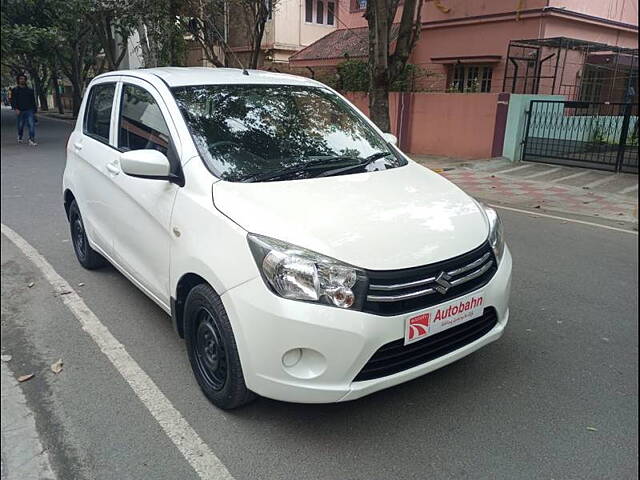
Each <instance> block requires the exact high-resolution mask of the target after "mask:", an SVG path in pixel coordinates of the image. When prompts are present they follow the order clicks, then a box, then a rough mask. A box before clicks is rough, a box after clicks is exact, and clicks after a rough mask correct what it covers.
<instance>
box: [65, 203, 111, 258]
mask: <svg viewBox="0 0 640 480" xmlns="http://www.w3.org/2000/svg"><path fill="white" fill-rule="evenodd" d="M69 228H70V230H71V242H72V243H73V250H74V251H75V252H76V257H77V258H78V261H79V262H80V265H82V266H83V267H84V268H86V269H88V270H94V269H96V268H100V267H103V266H105V265H106V264H107V261H106V260H105V258H104V257H103V256H102V255H100V254H99V253H98V252H96V251H95V250H94V249H93V248H91V245H89V240H88V239H87V232H86V231H85V229H84V223H83V221H82V216H81V215H80V209H79V208H78V204H77V203H76V201H75V200H73V201H72V202H71V205H70V206H69Z"/></svg>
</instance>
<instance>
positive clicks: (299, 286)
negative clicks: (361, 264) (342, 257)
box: [247, 234, 367, 310]
mask: <svg viewBox="0 0 640 480" xmlns="http://www.w3.org/2000/svg"><path fill="white" fill-rule="evenodd" d="M247 239H248V241H249V247H250V248H251V252H252V253H253V257H254V258H255V260H256V263H257V264H258V269H259V270H260V273H261V274H262V278H263V279H264V281H265V283H266V284H267V286H268V287H269V288H270V289H271V290H272V291H273V292H274V293H276V294H277V295H280V296H281V297H283V298H288V299H291V300H302V301H307V302H318V303H324V304H327V305H333V306H335V307H339V308H350V309H352V310H357V309H360V308H361V307H362V304H363V303H364V297H365V295H366V290H367V278H366V275H365V274H364V272H363V271H362V270H358V269H357V268H355V267H352V266H351V265H347V264H345V263H342V262H339V261H338V260H334V259H333V258H330V257H326V256H324V255H321V254H319V253H315V252H312V251H310V250H306V249H304V248H300V247H296V246H295V245H291V244H288V243H286V242H283V241H281V240H275V239H273V238H269V237H264V236H262V235H254V234H249V235H247Z"/></svg>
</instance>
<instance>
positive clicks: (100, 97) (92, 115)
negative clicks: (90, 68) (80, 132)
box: [84, 83, 116, 143]
mask: <svg viewBox="0 0 640 480" xmlns="http://www.w3.org/2000/svg"><path fill="white" fill-rule="evenodd" d="M115 90H116V84H115V83H101V84H99V85H95V86H94V87H93V88H92V89H91V92H90V95H89V103H88V104H87V113H86V114H85V117H84V133H85V135H89V136H90V137H93V138H95V139H96V140H99V141H101V142H104V143H109V130H110V125H111V109H112V107H113V96H114V93H115Z"/></svg>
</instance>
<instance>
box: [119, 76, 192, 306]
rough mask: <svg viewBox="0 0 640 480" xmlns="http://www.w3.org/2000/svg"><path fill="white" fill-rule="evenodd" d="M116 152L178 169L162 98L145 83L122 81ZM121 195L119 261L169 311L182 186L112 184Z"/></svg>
mask: <svg viewBox="0 0 640 480" xmlns="http://www.w3.org/2000/svg"><path fill="white" fill-rule="evenodd" d="M117 125H118V130H117V147H118V149H119V150H120V152H125V151H129V150H139V149H154V150H158V151H160V152H162V153H164V154H165V155H167V157H168V158H169V161H170V162H172V164H173V165H175V164H176V162H177V164H179V162H180V160H179V156H178V152H180V145H179V142H178V135H177V131H176V128H175V126H174V123H173V121H172V120H171V118H170V115H169V113H168V109H167V107H166V105H165V103H164V101H163V99H162V96H161V95H160V94H159V92H158V91H157V90H156V89H155V87H153V86H152V85H151V84H149V83H147V82H145V81H144V80H141V79H135V78H132V77H123V82H122V86H121V90H120V93H119V98H118V113H117ZM113 182H114V185H115V187H116V188H117V189H118V194H117V195H116V196H115V199H116V201H115V203H114V209H115V210H114V212H115V214H116V215H117V219H118V221H117V222H116V225H117V230H116V232H115V235H114V251H115V255H116V261H117V262H118V263H119V264H120V265H121V266H122V267H123V268H124V269H125V270H126V271H127V272H129V273H130V274H131V276H133V277H134V278H135V279H136V280H137V281H138V282H139V283H141V284H142V287H143V288H144V289H145V290H146V291H147V293H148V294H150V295H151V296H152V297H154V298H155V299H156V301H159V303H161V304H163V305H164V306H165V307H167V308H168V306H169V298H170V294H169V265H170V258H169V253H170V245H171V238H170V235H171V232H170V221H171V211H172V208H173V203H174V200H175V197H176V194H177V192H178V190H179V188H180V187H179V186H177V185H176V184H174V183H170V182H169V181H166V180H158V179H145V178H137V177H130V176H128V175H126V174H125V173H123V172H122V173H120V174H119V175H117V176H115V178H114V179H113Z"/></svg>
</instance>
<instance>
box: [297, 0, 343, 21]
mask: <svg viewBox="0 0 640 480" xmlns="http://www.w3.org/2000/svg"><path fill="white" fill-rule="evenodd" d="M314 19H315V22H314ZM304 21H305V22H306V23H316V24H318V25H335V23H336V4H335V1H331V2H330V1H328V0H305V15H304Z"/></svg>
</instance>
